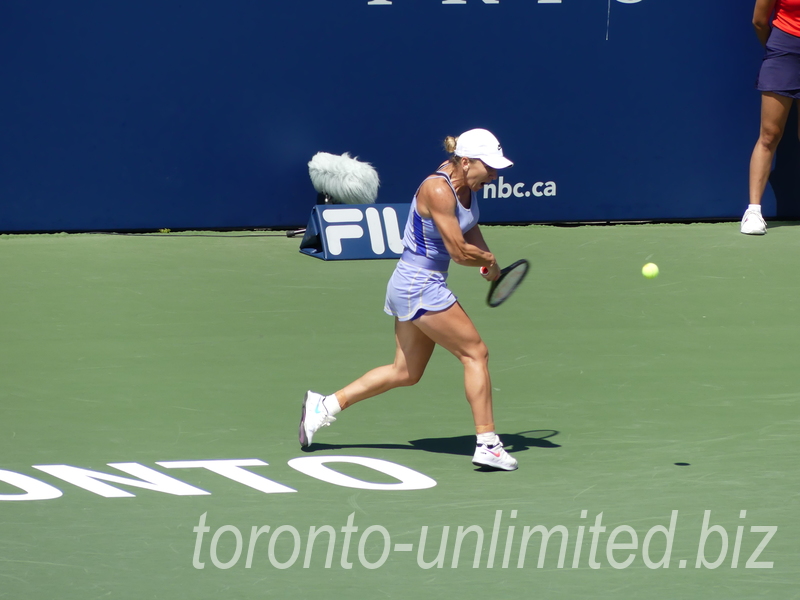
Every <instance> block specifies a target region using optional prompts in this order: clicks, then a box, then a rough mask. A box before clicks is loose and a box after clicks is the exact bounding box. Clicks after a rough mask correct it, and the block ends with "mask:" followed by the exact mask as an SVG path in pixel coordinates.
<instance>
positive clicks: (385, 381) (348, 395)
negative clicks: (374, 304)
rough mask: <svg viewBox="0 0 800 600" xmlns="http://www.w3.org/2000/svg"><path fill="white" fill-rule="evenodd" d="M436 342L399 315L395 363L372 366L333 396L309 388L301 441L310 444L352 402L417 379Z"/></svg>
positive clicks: (396, 325) (301, 419) (302, 417)
mask: <svg viewBox="0 0 800 600" xmlns="http://www.w3.org/2000/svg"><path fill="white" fill-rule="evenodd" d="M434 346H435V344H434V342H433V340H431V339H430V338H428V337H427V336H426V335H425V334H424V333H423V332H422V331H420V330H419V329H418V328H417V327H416V326H415V325H414V324H413V322H412V321H400V320H398V319H395V357H394V362H393V363H392V364H390V365H384V366H382V367H377V368H376V369H372V370H371V371H369V372H367V373H365V374H364V375H362V376H361V377H359V378H358V379H356V380H355V381H354V382H352V383H350V384H349V385H347V386H345V387H344V388H342V389H341V390H339V391H338V392H336V393H335V394H332V395H330V396H323V395H322V394H317V393H316V392H312V391H308V392H306V397H305V399H304V400H303V412H302V415H301V417H300V445H301V446H303V447H306V446H309V445H310V444H311V441H312V438H313V436H314V434H315V433H316V432H317V431H318V430H319V429H320V428H321V427H325V426H327V425H330V424H331V422H333V421H335V420H336V418H335V415H337V414H338V413H339V412H340V411H341V410H344V409H345V408H347V407H348V406H352V405H353V404H355V403H356V402H360V401H361V400H366V399H367V398H372V397H373V396H377V395H378V394H382V393H383V392H386V391H388V390H391V389H393V388H396V387H400V386H408V385H414V384H415V383H417V382H418V381H419V380H420V378H421V377H422V374H423V373H424V372H425V367H426V366H427V365H428V361H429V360H430V358H431V354H432V353H433V348H434Z"/></svg>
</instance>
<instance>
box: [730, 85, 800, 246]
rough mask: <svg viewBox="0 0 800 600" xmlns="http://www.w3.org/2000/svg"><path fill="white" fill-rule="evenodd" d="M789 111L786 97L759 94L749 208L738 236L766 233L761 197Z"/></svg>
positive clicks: (751, 158)
mask: <svg viewBox="0 0 800 600" xmlns="http://www.w3.org/2000/svg"><path fill="white" fill-rule="evenodd" d="M791 108H792V99H791V98H789V97H787V96H782V95H780V94H775V93H773V92H763V93H762V94H761V129H760V132H759V136H758V141H757V142H756V145H755V148H753V153H752V155H751V157H750V206H749V207H748V209H747V211H746V212H745V213H744V217H743V218H742V225H741V232H742V233H746V234H751V235H753V234H754V235H761V234H764V233H766V232H767V225H766V223H765V222H764V218H763V217H762V215H761V198H762V196H763V195H764V190H765V189H766V187H767V181H769V174H770V172H771V171H772V161H773V159H774V158H775V150H776V149H777V148H778V144H779V143H780V141H781V138H782V137H783V130H784V128H785V127H786V119H787V118H788V116H789V111H790V110H791Z"/></svg>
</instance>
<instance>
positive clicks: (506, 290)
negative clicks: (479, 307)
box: [481, 258, 530, 308]
mask: <svg viewBox="0 0 800 600" xmlns="http://www.w3.org/2000/svg"><path fill="white" fill-rule="evenodd" d="M529 267H530V263H528V261H527V260H525V259H524V258H523V259H521V260H518V261H517V262H515V263H514V264H513V265H509V266H507V267H506V268H505V269H502V270H501V271H500V277H498V278H497V279H495V280H494V281H493V282H492V285H491V286H490V287H489V295H488V296H487V297H486V304H488V305H489V306H491V307H492V308H494V307H496V306H500V305H501V304H502V303H503V302H505V301H506V300H508V298H509V296H511V294H513V293H514V291H515V290H516V289H517V288H518V287H519V284H520V283H522V280H523V279H525V275H527V274H528V268H529ZM488 272H489V269H487V268H486V267H481V273H483V274H484V275H485V274H486V273H488Z"/></svg>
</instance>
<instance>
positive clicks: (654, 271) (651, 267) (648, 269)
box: [642, 263, 658, 279]
mask: <svg viewBox="0 0 800 600" xmlns="http://www.w3.org/2000/svg"><path fill="white" fill-rule="evenodd" d="M642 275H644V276H645V277H647V278H648V279H652V278H653V277H655V276H657V275H658V265H656V264H655V263H647V264H646V265H645V266H643V267H642Z"/></svg>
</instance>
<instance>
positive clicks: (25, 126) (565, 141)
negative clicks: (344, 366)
mask: <svg viewBox="0 0 800 600" xmlns="http://www.w3.org/2000/svg"><path fill="white" fill-rule="evenodd" d="M752 10H753V0H704V1H702V2H697V0H669V1H666V0H563V1H558V0H538V1H537V0H499V2H498V1H496V0H494V1H490V0H465V1H462V2H457V1H454V0H445V1H444V2H443V1H442V0H372V1H368V0H270V1H266V0H224V1H223V0H191V1H189V0H137V1H136V2H132V1H128V0H118V1H116V2H108V1H106V0H81V2H63V1H62V0H4V1H3V2H2V3H0V87H1V88H2V93H1V94H0V134H1V135H2V141H1V142H0V230H3V231H35V230H65V231H70V230H107V229H150V228H161V227H169V228H202V227H217V228H223V227H293V226H302V225H304V224H305V223H306V221H307V219H308V215H309V213H310V210H311V208H312V206H313V205H314V203H315V201H316V193H315V191H314V189H313V187H312V186H311V182H310V179H309V177H308V168H307V163H308V161H309V160H310V158H311V157H312V156H313V155H314V154H315V153H316V152H318V151H326V152H332V153H337V154H338V153H342V152H350V153H351V154H352V155H356V156H358V157H359V158H360V159H361V160H364V161H368V162H370V163H372V164H373V165H374V166H375V168H376V169H377V170H378V173H379V174H380V177H381V181H382V186H381V191H380V196H379V200H378V201H379V202H384V203H399V202H407V201H409V200H410V198H411V195H412V194H413V192H414V190H415V188H416V186H417V184H418V183H419V181H420V180H421V179H422V178H423V177H424V176H425V175H426V174H428V173H429V172H430V171H431V170H432V169H434V168H435V167H436V166H437V164H438V161H440V160H441V159H443V158H444V156H445V155H444V152H443V151H442V149H441V141H442V140H443V138H444V137H445V136H446V135H457V134H458V133H460V132H462V131H464V130H466V129H470V128H472V127H486V128H488V129H491V130H493V131H494V132H495V133H496V134H497V135H498V137H499V138H500V140H501V141H502V143H503V146H504V149H505V151H506V153H507V155H509V156H510V157H511V158H512V159H513V160H515V161H516V166H515V167H514V168H513V169H510V170H509V171H507V172H506V173H504V179H503V181H502V182H498V185H497V186H495V189H489V190H487V195H489V196H491V195H494V196H496V197H495V198H487V199H486V200H485V201H484V202H483V203H482V205H481V208H482V216H483V220H484V221H486V222H509V221H511V222H517V221H536V222H546V221H583V220H589V221H593V220H639V219H691V218H698V219H700V218H717V217H738V216H740V215H741V213H742V212H743V210H744V208H745V207H746V202H747V195H746V189H747V164H748V160H749V155H750V152H751V150H752V147H753V144H754V143H755V139H756V136H757V132H758V110H759V97H758V93H757V92H756V91H755V90H754V85H753V84H754V80H755V76H756V73H757V69H758V65H759V62H760V59H761V52H762V51H761V48H760V45H759V43H758V41H757V39H756V37H755V35H754V33H753V31H752V26H751V25H750V19H751V17H752ZM794 148H795V149H794V150H793V151H796V144H795V147H794ZM789 172H790V173H791V169H789ZM787 185H788V188H786V189H789V190H790V191H791V190H792V189H793V188H792V185H794V184H793V183H792V176H791V174H790V175H789V176H788V184H787ZM788 196H791V193H788ZM788 196H787V197H788ZM787 202H788V201H787ZM787 205H788V204H787ZM776 212H778V205H777V203H776V201H775V198H774V195H773V194H772V192H771V191H770V192H769V193H768V196H767V198H766V201H765V213H766V214H767V215H768V216H774V215H775V214H776Z"/></svg>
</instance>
